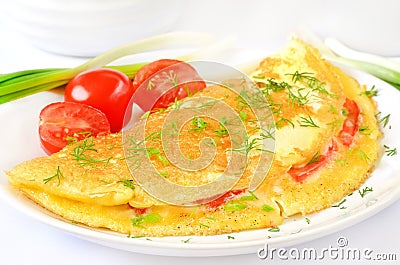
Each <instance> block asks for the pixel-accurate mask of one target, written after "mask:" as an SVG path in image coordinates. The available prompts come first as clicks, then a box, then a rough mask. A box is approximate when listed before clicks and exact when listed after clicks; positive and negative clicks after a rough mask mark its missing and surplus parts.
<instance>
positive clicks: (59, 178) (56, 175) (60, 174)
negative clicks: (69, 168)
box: [43, 166, 64, 186]
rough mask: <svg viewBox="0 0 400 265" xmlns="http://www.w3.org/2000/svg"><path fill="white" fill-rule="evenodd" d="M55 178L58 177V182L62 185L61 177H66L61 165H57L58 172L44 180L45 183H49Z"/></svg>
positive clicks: (58, 184)
mask: <svg viewBox="0 0 400 265" xmlns="http://www.w3.org/2000/svg"><path fill="white" fill-rule="evenodd" d="M54 178H57V182H58V183H57V186H60V183H61V178H64V175H63V174H62V173H61V170H60V166H57V171H56V174H54V175H53V176H51V177H49V178H45V179H43V182H44V184H47V183H48V182H49V181H51V180H52V179H54Z"/></svg>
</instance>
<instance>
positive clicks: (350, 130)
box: [339, 99, 360, 146]
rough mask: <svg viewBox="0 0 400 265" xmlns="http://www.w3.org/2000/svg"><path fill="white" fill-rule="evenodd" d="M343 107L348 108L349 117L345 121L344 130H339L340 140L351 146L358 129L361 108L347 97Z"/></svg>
mask: <svg viewBox="0 0 400 265" xmlns="http://www.w3.org/2000/svg"><path fill="white" fill-rule="evenodd" d="M343 107H344V108H345V109H346V110H347V117H346V119H345V121H344V123H343V127H342V130H341V131H340V132H339V141H340V142H341V143H342V144H343V145H345V146H350V145H351V144H352V142H353V139H354V135H355V134H356V133H357V131H358V119H359V116H360V108H359V107H358V105H357V103H356V102H355V101H354V100H350V99H346V101H345V103H344V104H343Z"/></svg>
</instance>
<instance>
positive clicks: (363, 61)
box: [304, 33, 400, 90]
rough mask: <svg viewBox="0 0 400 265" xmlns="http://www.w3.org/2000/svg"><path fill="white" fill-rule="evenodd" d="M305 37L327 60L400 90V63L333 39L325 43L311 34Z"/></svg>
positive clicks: (306, 34)
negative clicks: (357, 49) (367, 74)
mask: <svg viewBox="0 0 400 265" xmlns="http://www.w3.org/2000/svg"><path fill="white" fill-rule="evenodd" d="M304 37H305V38H306V39H307V40H308V41H309V42H310V43H311V44H313V45H314V46H315V47H316V48H318V49H319V50H320V52H321V53H322V54H323V55H324V57H325V58H326V59H328V60H330V61H333V62H337V63H341V64H344V65H348V66H351V67H354V68H357V69H360V70H362V71H364V72H367V73H369V74H371V75H373V76H376V77H378V78H379V79H382V80H383V81H385V82H387V83H389V84H390V85H392V86H394V87H395V88H396V89H398V90H400V63H397V62H394V61H391V60H389V59H387V58H385V57H382V56H378V55H374V54H369V53H365V52H359V51H356V50H353V49H350V48H349V47H346V46H345V45H343V44H342V43H341V42H339V41H338V40H335V39H332V38H327V39H326V40H325V43H323V42H322V41H320V40H319V39H318V38H317V37H316V36H313V35H312V34H310V33H305V36H304Z"/></svg>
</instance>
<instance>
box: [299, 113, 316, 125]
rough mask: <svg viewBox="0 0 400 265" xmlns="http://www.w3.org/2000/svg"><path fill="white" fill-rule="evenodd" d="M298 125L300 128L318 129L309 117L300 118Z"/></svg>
mask: <svg viewBox="0 0 400 265" xmlns="http://www.w3.org/2000/svg"><path fill="white" fill-rule="evenodd" d="M299 124H300V126H301V127H316V128H319V126H318V125H317V124H316V123H315V122H314V120H313V119H312V118H311V116H310V115H308V117H303V116H300V121H299Z"/></svg>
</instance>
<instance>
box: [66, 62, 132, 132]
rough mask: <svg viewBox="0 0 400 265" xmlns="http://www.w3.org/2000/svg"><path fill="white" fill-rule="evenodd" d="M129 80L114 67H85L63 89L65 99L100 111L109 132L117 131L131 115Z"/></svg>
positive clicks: (130, 86)
mask: <svg viewBox="0 0 400 265" xmlns="http://www.w3.org/2000/svg"><path fill="white" fill-rule="evenodd" d="M132 95H133V87H132V83H131V81H130V80H129V78H128V76H126V75H125V74H124V73H121V72H119V71H116V70H112V69H107V68H100V69H93V70H88V71H85V72H82V73H80V74H79V75H77V76H76V77H74V78H73V79H72V80H71V81H70V82H69V83H68V85H67V87H66V88H65V92H64V96H65V101H67V102H76V103H83V104H86V105H90V106H92V107H94V108H96V109H99V110H101V111H102V112H103V113H104V114H105V115H106V116H107V119H108V121H109V122H110V126H111V132H118V131H120V130H121V129H122V127H123V125H124V116H125V113H126V114H127V117H126V118H127V121H129V120H130V115H131V114H132V104H131V103H130V100H131V97H132Z"/></svg>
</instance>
